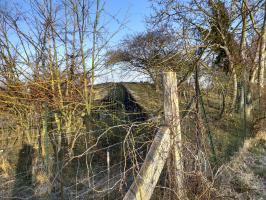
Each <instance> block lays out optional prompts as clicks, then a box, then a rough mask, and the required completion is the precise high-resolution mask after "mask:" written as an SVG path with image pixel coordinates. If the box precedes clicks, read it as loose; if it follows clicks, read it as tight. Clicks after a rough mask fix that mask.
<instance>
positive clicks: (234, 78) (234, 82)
mask: <svg viewBox="0 0 266 200" xmlns="http://www.w3.org/2000/svg"><path fill="white" fill-rule="evenodd" d="M232 73H233V84H234V87H233V100H232V105H231V109H235V106H236V102H237V90H238V89H237V75H236V71H235V69H234V68H233V71H232Z"/></svg>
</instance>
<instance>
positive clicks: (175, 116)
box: [124, 72, 184, 200]
mask: <svg viewBox="0 0 266 200" xmlns="http://www.w3.org/2000/svg"><path fill="white" fill-rule="evenodd" d="M163 85H164V123H165V125H166V126H165V127H162V128H160V129H159V131H158V132H157V134H156V136H155V138H154V140H153V143H152V145H151V147H150V150H149V152H148V154H147V156H146V158H145V161H144V164H143V165H142V167H141V170H140V172H139V174H138V176H137V177H134V182H133V183H132V185H131V187H130V189H129V190H128V192H127V193H126V195H125V197H124V200H149V199H150V198H151V196H152V193H153V191H154V189H155V186H156V184H157V182H158V179H159V177H160V174H161V172H162V170H163V167H164V164H165V162H166V160H167V158H168V157H169V153H170V152H171V155H172V156H171V157H170V159H172V161H173V163H174V166H171V172H172V173H171V175H172V177H173V179H174V183H175V185H174V186H175V188H174V190H175V192H176V195H177V196H178V198H180V199H182V197H184V195H183V190H182V187H183V177H182V162H181V127H180V116H179V105H178V95H177V79H176V73H175V72H164V73H163Z"/></svg>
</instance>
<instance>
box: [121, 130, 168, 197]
mask: <svg viewBox="0 0 266 200" xmlns="http://www.w3.org/2000/svg"><path fill="white" fill-rule="evenodd" d="M170 147H171V140H170V129H169V128H168V127H162V128H160V129H159V131H158V132H157V134H156V136H155V138H154V140H153V142H152V145H151V147H150V150H149V152H148V154H147V156H146V158H145V161H144V164H143V165H142V167H141V170H140V172H139V174H138V176H137V177H134V182H133V184H132V185H131V187H130V189H129V190H128V192H127V193H126V195H125V197H124V200H144V199H145V200H148V199H150V198H151V195H152V194H153V190H154V188H155V186H156V184H157V181H158V179H159V177H160V174H161V172H162V170H163V167H164V164H165V162H166V159H167V157H168V155H169V151H170Z"/></svg>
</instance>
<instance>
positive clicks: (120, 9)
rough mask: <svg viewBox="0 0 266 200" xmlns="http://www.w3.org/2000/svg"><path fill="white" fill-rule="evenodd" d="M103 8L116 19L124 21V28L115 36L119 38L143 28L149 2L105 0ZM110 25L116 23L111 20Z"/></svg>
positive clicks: (139, 0) (146, 0) (148, 12)
mask: <svg viewBox="0 0 266 200" xmlns="http://www.w3.org/2000/svg"><path fill="white" fill-rule="evenodd" d="M105 10H106V11H107V13H109V14H112V15H115V18H117V19H118V20H120V21H126V25H125V28H124V29H123V30H122V31H120V32H119V34H117V35H116V37H115V40H119V39H122V38H123V37H125V36H126V35H127V34H133V33H136V32H141V31H143V30H145V17H146V16H149V14H150V13H151V3H150V2H149V0H106V5H105ZM111 26H113V27H114V28H115V27H117V24H116V23H115V22H113V24H112V25H111Z"/></svg>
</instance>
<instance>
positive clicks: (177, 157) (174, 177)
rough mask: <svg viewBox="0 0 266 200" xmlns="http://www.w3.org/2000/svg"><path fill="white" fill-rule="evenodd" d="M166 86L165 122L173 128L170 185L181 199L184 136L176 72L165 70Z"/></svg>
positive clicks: (182, 193) (164, 83) (164, 85)
mask: <svg viewBox="0 0 266 200" xmlns="http://www.w3.org/2000/svg"><path fill="white" fill-rule="evenodd" d="M163 87H164V93H163V95H164V98H163V99H164V123H165V125H166V126H168V127H170V130H171V144H172V148H171V153H170V157H169V159H170V160H169V164H170V166H168V171H169V172H171V173H170V175H169V178H170V180H169V181H170V187H171V188H172V189H173V190H174V191H175V193H176V195H178V198H179V199H184V197H185V195H184V188H183V164H182V160H181V157H182V152H181V150H182V143H181V141H182V137H181V125H180V114H179V101H178V91H177V78H176V73H175V72H163Z"/></svg>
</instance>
